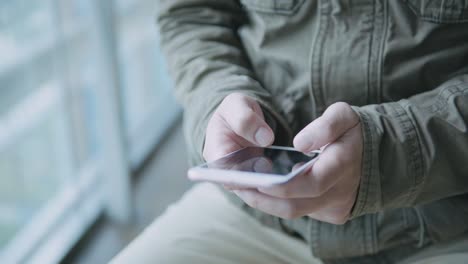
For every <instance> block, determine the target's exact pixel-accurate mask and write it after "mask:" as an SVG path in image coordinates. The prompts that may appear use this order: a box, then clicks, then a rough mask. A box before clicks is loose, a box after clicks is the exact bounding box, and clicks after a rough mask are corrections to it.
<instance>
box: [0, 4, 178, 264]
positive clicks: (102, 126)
mask: <svg viewBox="0 0 468 264" xmlns="http://www.w3.org/2000/svg"><path fill="white" fill-rule="evenodd" d="M51 1H52V3H53V6H54V8H55V9H54V11H55V12H56V13H55V14H54V15H55V19H57V21H56V22H59V21H60V16H61V13H60V12H61V10H62V9H61V8H60V3H59V0H51ZM148 1H149V0H148ZM90 2H91V4H92V5H93V7H92V15H91V17H92V20H93V23H95V25H96V28H95V31H96V32H95V33H96V36H97V42H98V47H99V52H100V53H101V54H102V57H101V58H99V60H101V61H102V65H101V66H103V67H102V70H103V74H102V77H101V78H100V80H99V82H100V83H99V84H100V85H99V87H98V89H97V91H96V94H97V95H96V97H97V98H107V99H108V100H102V103H101V104H99V107H98V109H97V120H98V122H97V123H98V124H99V127H98V130H99V135H98V140H100V143H101V145H102V149H101V151H100V152H99V155H98V156H99V157H97V158H96V159H89V160H86V161H85V162H84V164H83V165H81V167H80V168H78V171H77V172H76V171H75V172H74V175H73V176H77V177H76V179H78V180H77V181H74V182H73V184H70V185H67V186H66V187H65V188H64V189H61V191H60V192H59V194H57V195H55V196H54V198H52V199H51V200H50V201H48V202H47V203H46V206H45V207H43V208H41V209H40V210H39V213H38V214H37V215H35V216H34V218H33V221H29V222H28V224H27V225H26V226H24V227H22V229H21V230H20V231H19V232H18V233H17V234H16V235H15V237H14V238H13V239H12V240H11V241H10V242H9V243H8V244H7V246H6V247H5V248H4V249H3V250H2V251H0V259H2V260H4V261H5V262H6V263H57V262H60V260H61V259H63V257H65V255H66V254H67V253H68V251H69V250H70V249H71V248H72V247H73V246H74V245H75V244H76V243H77V242H78V241H79V239H80V238H81V237H82V236H83V234H84V233H85V232H86V231H87V230H88V229H89V228H90V227H91V225H92V224H93V223H94V222H95V221H96V220H97V218H98V217H99V216H100V215H102V214H103V213H105V214H107V215H108V216H109V217H110V219H111V220H113V221H116V222H120V223H129V222H131V220H132V217H131V213H132V209H133V208H132V204H131V200H132V199H131V197H132V194H131V170H132V169H136V168H138V167H139V166H140V165H141V164H142V163H143V161H144V160H145V159H146V158H147V156H148V155H149V154H150V153H151V151H152V149H154V147H155V146H156V145H157V144H158V143H159V142H160V141H161V140H162V138H163V135H164V134H165V133H166V132H167V130H168V128H170V127H171V125H172V123H174V121H175V120H176V119H177V118H178V117H179V116H180V113H181V109H180V107H179V106H177V105H176V103H175V102H174V101H173V100H172V99H171V100H165V102H164V103H165V105H164V106H162V107H163V109H165V114H164V115H162V116H161V115H157V111H158V109H161V108H160V107H159V108H158V107H157V106H154V107H153V108H152V109H151V110H150V111H149V112H148V114H147V115H146V116H145V117H144V118H142V120H143V121H142V122H141V123H142V124H141V125H139V126H138V128H137V129H134V130H133V131H130V132H129V133H128V135H127V134H126V132H125V128H124V126H125V124H124V122H123V113H122V111H123V107H124V106H123V105H122V98H121V92H120V91H121V89H120V88H121V85H122V83H121V80H119V78H118V76H119V72H120V71H121V69H120V65H119V63H118V56H119V55H118V51H117V47H116V45H117V44H116V43H117V40H118V38H117V37H116V26H117V25H118V24H117V23H115V14H116V12H114V10H115V7H116V1H113V0H102V1H90ZM75 33H76V34H82V33H83V32H81V30H78V32H75ZM155 34H156V29H155ZM70 39H73V36H69V35H65V34H63V32H59V37H58V39H56V41H52V42H51V43H50V46H49V47H41V50H38V53H37V54H36V53H35V54H34V56H40V55H38V54H39V53H45V52H51V50H54V49H56V50H57V51H56V52H58V53H59V55H60V53H62V52H63V49H64V46H66V45H64V43H65V42H67V41H70ZM21 59H24V58H21ZM12 67H17V65H13V66H12ZM3 70H5V72H7V71H8V70H9V69H2V71H3ZM61 71H62V72H59V74H60V75H64V74H65V72H64V70H61ZM0 74H3V73H1V72H0ZM58 85H59V86H61V87H60V89H59V90H61V91H62V92H63V93H59V95H53V94H52V95H51V94H48V93H47V91H43V90H42V89H41V90H39V91H33V93H32V94H28V96H26V98H25V99H23V100H22V102H21V103H19V104H17V107H15V109H13V111H18V112H19V111H22V110H23V109H22V108H24V107H26V106H28V107H29V106H30V105H31V102H32V100H34V99H37V98H38V97H39V98H46V99H47V98H48V99H47V100H39V101H40V102H45V103H44V105H42V106H41V105H40V104H39V105H36V106H34V105H33V106H32V108H33V109H32V110H30V111H31V113H32V114H30V115H25V116H24V117H25V119H24V120H19V121H16V123H15V122H10V123H11V124H12V125H11V127H12V128H11V129H10V130H9V132H4V133H0V148H1V147H2V144H8V143H9V142H12V141H14V140H17V139H16V138H17V137H21V133H23V131H25V130H27V129H28V127H31V126H33V125H34V124H36V123H37V122H40V120H41V118H44V116H45V115H47V109H49V108H50V107H53V106H54V105H57V104H58V105H60V106H61V107H62V108H64V109H65V111H66V113H65V119H66V120H65V122H66V123H67V124H66V127H67V130H68V131H66V132H67V133H69V137H71V138H73V135H72V134H71V133H72V131H70V130H71V129H70V126H71V127H73V125H75V124H73V122H76V121H75V120H74V119H73V117H72V114H71V109H70V107H71V106H70V104H67V102H69V101H70V100H72V98H70V97H71V94H70V92H69V91H68V90H69V88H68V87H67V81H66V80H59V84H58ZM160 85H162V86H171V83H170V81H168V79H164V80H163V81H162V83H161V84H160ZM165 95H166V94H164V96H165ZM167 96H170V92H169V89H168V92H167ZM49 97H50V98H49ZM41 109H42V110H41ZM13 115H15V114H13ZM154 116H158V118H159V119H158V122H154ZM12 120H13V119H12ZM20 121H21V122H22V123H21V122H20ZM150 121H153V122H150ZM0 124H2V119H1V118H0ZM145 124H149V125H145ZM76 143H77V142H74V139H73V140H72V142H70V144H71V145H72V147H73V148H74V149H75V151H76ZM72 154H75V155H76V153H72ZM74 178H75V177H74Z"/></svg>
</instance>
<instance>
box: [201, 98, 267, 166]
mask: <svg viewBox="0 0 468 264" xmlns="http://www.w3.org/2000/svg"><path fill="white" fill-rule="evenodd" d="M273 140H274V135H273V131H272V130H271V128H270V127H269V126H268V124H267V123H266V122H265V120H264V117H263V112H262V109H261V108H260V105H259V104H258V103H257V101H255V100H254V99H253V98H251V97H249V96H246V95H243V94H241V93H232V94H230V95H228V96H226V98H224V100H223V102H222V103H221V104H220V105H219V106H218V108H217V109H216V111H215V112H214V113H213V116H212V117H211V119H210V121H209V122H208V127H207V130H206V137H205V145H204V148H203V157H204V158H205V159H206V160H207V161H212V160H215V159H218V158H220V157H222V156H224V155H226V154H228V153H230V152H233V151H236V150H238V149H241V148H244V147H248V146H262V147H266V146H269V145H270V144H271V143H272V142H273Z"/></svg>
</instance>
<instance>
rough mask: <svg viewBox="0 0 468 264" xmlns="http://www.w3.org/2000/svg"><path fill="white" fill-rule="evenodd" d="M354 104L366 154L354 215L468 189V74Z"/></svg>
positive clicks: (364, 155) (419, 203) (463, 191)
mask: <svg viewBox="0 0 468 264" xmlns="http://www.w3.org/2000/svg"><path fill="white" fill-rule="evenodd" d="M354 109H355V111H356V112H357V113H358V114H359V115H360V118H361V122H362V127H363V138H364V154H363V167H362V168H363V175H362V178H361V183H360V189H359V193H358V197H357V201H356V204H355V206H354V209H353V212H352V217H356V216H359V215H363V214H368V213H373V212H379V211H383V210H386V209H391V208H402V207H410V206H416V205H422V204H426V203H429V202H431V201H435V200H440V199H443V198H447V197H452V196H457V195H461V194H465V193H468V75H461V76H459V77H456V78H454V79H452V80H450V81H448V82H446V83H443V84H442V85H440V86H439V87H438V88H437V89H434V90H431V91H428V92H425V93H422V94H418V95H415V96H413V97H410V98H408V99H405V100H400V101H398V102H391V103H383V104H376V105H368V106H363V107H354Z"/></svg>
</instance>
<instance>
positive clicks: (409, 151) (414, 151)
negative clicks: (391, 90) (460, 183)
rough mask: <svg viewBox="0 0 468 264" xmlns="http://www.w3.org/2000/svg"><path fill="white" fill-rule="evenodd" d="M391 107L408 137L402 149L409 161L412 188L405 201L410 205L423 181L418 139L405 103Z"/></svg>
mask: <svg viewBox="0 0 468 264" xmlns="http://www.w3.org/2000/svg"><path fill="white" fill-rule="evenodd" d="M393 105H394V110H395V112H396V116H395V117H396V118H397V120H399V123H400V125H401V127H402V128H403V133H404V134H405V135H406V136H407V137H408V142H407V143H406V144H404V149H405V152H406V157H407V158H408V159H409V162H408V165H407V166H408V167H407V169H408V171H407V173H408V176H410V177H412V186H411V187H410V189H409V191H408V193H407V195H406V196H407V197H406V199H408V200H409V201H408V204H412V203H413V202H414V200H415V198H416V195H417V193H418V189H419V188H418V187H420V186H421V182H422V181H423V180H424V175H423V161H422V150H421V146H420V139H419V135H418V133H417V130H416V126H415V124H414V123H413V120H412V119H411V118H410V115H409V113H408V111H407V109H406V107H407V106H406V105H407V101H406V100H402V101H401V102H399V103H396V104H393ZM405 106H406V107H405Z"/></svg>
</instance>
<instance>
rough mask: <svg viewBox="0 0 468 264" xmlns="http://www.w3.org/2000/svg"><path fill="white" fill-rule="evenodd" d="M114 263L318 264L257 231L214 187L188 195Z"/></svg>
mask: <svg viewBox="0 0 468 264" xmlns="http://www.w3.org/2000/svg"><path fill="white" fill-rule="evenodd" d="M112 263H114V264H117V263H142V264H143V263H171V264H172V263H193V264H197V263H207V264H209V263H216V264H224V263H226V264H229V263H259V264H261V263H268V264H270V263H299V264H300V263H312V264H314V263H321V262H320V260H318V259H316V258H314V257H313V256H312V254H311V252H310V249H309V247H308V246H307V245H306V244H305V243H303V242H302V241H299V240H297V239H295V238H292V237H289V236H287V235H285V234H282V233H280V232H278V231H276V230H273V229H270V228H268V227H265V226H263V225H261V224H260V223H259V222H257V221H256V220H255V219H253V218H251V217H250V216H248V215H247V214H246V213H244V212H243V211H242V210H241V209H239V208H238V207H236V206H234V205H232V204H231V203H230V202H229V201H228V200H227V198H226V197H225V196H224V194H222V193H221V191H220V190H219V189H218V188H217V187H216V186H214V185H211V184H208V183H203V184H199V185H196V186H195V187H193V188H192V189H191V190H189V191H188V192H187V193H186V194H185V195H184V196H183V197H182V198H181V200H180V201H179V202H177V203H175V204H174V205H171V206H170V207H169V208H168V210H167V211H166V212H165V213H164V214H163V215H162V216H161V217H159V218H158V219H156V220H155V221H154V222H153V224H151V226H149V227H148V228H147V229H146V230H145V231H144V232H143V233H142V234H141V235H140V236H139V237H137V238H136V239H135V240H134V241H133V242H132V243H131V244H130V245H129V246H128V247H127V248H126V249H124V250H123V251H122V252H121V253H119V254H118V255H117V256H116V257H115V258H114V259H113V261H112Z"/></svg>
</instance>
